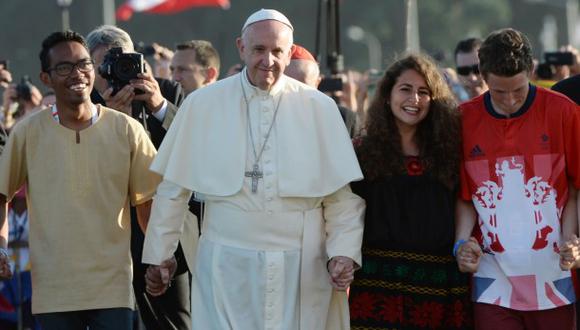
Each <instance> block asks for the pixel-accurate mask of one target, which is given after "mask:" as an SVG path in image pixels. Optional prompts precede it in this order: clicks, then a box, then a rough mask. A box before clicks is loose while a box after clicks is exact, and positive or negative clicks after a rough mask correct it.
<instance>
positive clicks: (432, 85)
mask: <svg viewBox="0 0 580 330" xmlns="http://www.w3.org/2000/svg"><path fill="white" fill-rule="evenodd" d="M406 70H415V71H416V72H417V73H419V74H420V75H421V76H423V78H424V79H425V82H426V84H427V86H428V88H429V90H430V92H431V102H430V105H429V113H428V114H427V116H426V117H425V118H424V119H423V120H422V121H421V122H420V123H419V125H418V127H417V131H416V133H415V141H416V143H417V146H418V149H419V157H420V159H421V161H422V163H423V166H424V168H425V170H426V173H429V175H432V176H433V177H435V178H436V179H437V180H439V181H440V182H442V183H443V184H445V185H446V186H448V187H449V188H451V189H452V188H454V187H455V185H456V184H457V182H458V175H459V159H460V145H461V135H460V121H459V112H458V110H457V104H456V102H455V99H454V97H453V94H452V93H451V91H450V90H449V87H448V86H447V84H446V83H445V80H444V79H443V77H442V76H441V74H440V73H439V70H438V69H437V66H436V65H435V64H434V63H433V61H432V60H431V59H430V58H429V57H428V56H426V55H423V54H411V55H407V56H405V57H404V58H402V59H400V60H398V61H396V62H395V63H393V64H392V65H391V66H390V67H389V68H388V69H387V71H386V72H385V74H384V75H383V77H382V78H381V80H380V82H379V86H378V89H377V93H376V94H375V96H374V98H373V100H372V102H371V105H370V107H369V110H368V127H367V130H366V135H365V136H363V137H362V139H361V142H360V144H359V146H358V147H357V155H358V157H359V162H360V164H361V167H362V169H363V172H364V175H365V177H366V179H368V180H375V179H381V178H386V177H389V176H393V175H399V174H404V173H406V168H405V155H403V150H402V146H401V135H400V134H399V129H398V127H397V125H396V122H395V118H394V115H393V112H392V111H391V107H390V105H389V102H388V101H389V100H390V97H391V91H392V89H393V87H394V85H395V83H396V82H397V79H399V76H401V74H402V73H403V72H405V71H406Z"/></svg>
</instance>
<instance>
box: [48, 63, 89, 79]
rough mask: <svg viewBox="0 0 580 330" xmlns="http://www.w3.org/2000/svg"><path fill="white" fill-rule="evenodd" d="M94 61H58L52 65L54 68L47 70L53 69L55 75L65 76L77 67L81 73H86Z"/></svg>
mask: <svg viewBox="0 0 580 330" xmlns="http://www.w3.org/2000/svg"><path fill="white" fill-rule="evenodd" d="M94 65H95V62H93V60H88V59H87V60H80V61H78V62H77V63H69V62H64V63H59V64H57V65H55V66H54V68H50V69H48V71H54V72H56V74H57V75H59V76H63V77H66V76H68V75H70V74H71V73H72V72H73V71H74V70H75V69H78V70H79V71H80V72H82V73H87V72H90V71H92V70H93V68H94Z"/></svg>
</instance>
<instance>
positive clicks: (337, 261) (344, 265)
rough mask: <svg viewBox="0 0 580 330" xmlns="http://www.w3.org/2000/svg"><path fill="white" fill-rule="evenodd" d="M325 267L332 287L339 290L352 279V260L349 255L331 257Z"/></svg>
mask: <svg viewBox="0 0 580 330" xmlns="http://www.w3.org/2000/svg"><path fill="white" fill-rule="evenodd" d="M327 267H328V274H329V275H330V284H331V285H332V287H333V288H335V289H336V290H339V291H344V290H346V289H347V288H348V286H349V285H350V283H351V282H352V280H353V279H354V271H355V267H354V261H353V260H352V259H351V258H349V257H342V256H338V257H333V258H332V259H330V261H329V262H328V266H327Z"/></svg>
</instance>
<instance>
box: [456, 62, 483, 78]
mask: <svg viewBox="0 0 580 330" xmlns="http://www.w3.org/2000/svg"><path fill="white" fill-rule="evenodd" d="M471 73H473V74H479V65H477V64H474V65H468V66H458V67H457V74H458V75H460V76H468V75H469V74H471Z"/></svg>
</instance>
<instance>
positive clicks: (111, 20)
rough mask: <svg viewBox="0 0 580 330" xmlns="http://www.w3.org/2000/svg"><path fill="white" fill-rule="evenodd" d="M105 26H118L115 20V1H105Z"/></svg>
mask: <svg viewBox="0 0 580 330" xmlns="http://www.w3.org/2000/svg"><path fill="white" fill-rule="evenodd" d="M103 24H105V25H117V22H116V20H115V0H103Z"/></svg>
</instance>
